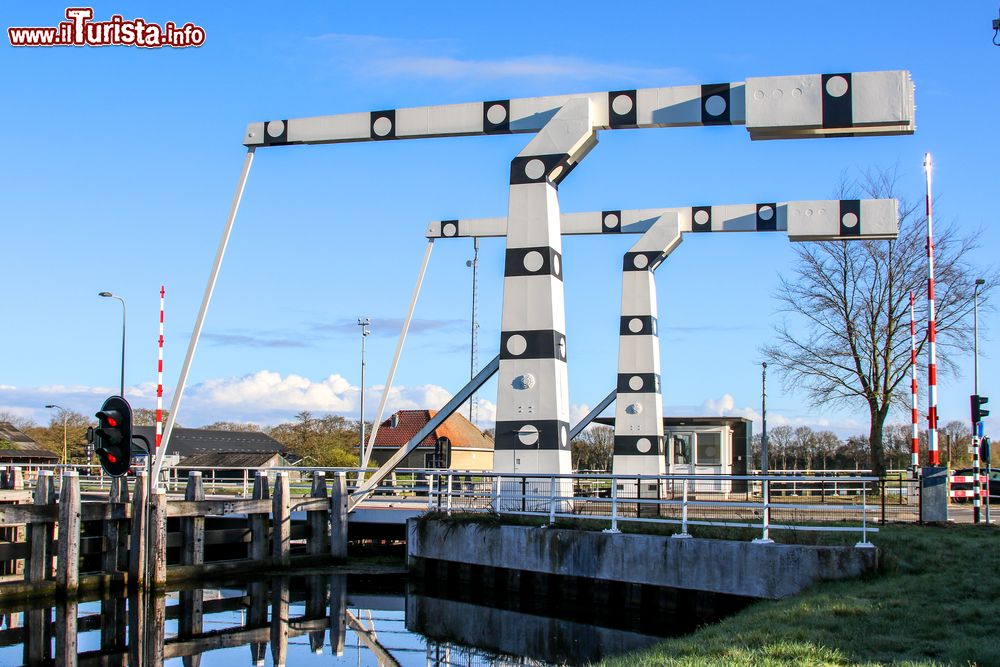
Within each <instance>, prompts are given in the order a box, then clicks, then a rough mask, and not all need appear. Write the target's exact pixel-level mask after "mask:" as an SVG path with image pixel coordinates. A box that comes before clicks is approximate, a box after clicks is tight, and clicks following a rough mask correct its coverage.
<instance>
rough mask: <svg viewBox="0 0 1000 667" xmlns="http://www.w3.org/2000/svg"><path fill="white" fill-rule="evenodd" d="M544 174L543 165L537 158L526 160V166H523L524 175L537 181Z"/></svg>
mask: <svg viewBox="0 0 1000 667" xmlns="http://www.w3.org/2000/svg"><path fill="white" fill-rule="evenodd" d="M544 173H545V163H544V162H542V161H541V160H539V159H538V158H535V159H534V160H528V164H526V165H524V175H525V176H527V177H528V178H530V179H531V180H533V181H537V180H538V179H539V178H541V177H542V175H543V174H544Z"/></svg>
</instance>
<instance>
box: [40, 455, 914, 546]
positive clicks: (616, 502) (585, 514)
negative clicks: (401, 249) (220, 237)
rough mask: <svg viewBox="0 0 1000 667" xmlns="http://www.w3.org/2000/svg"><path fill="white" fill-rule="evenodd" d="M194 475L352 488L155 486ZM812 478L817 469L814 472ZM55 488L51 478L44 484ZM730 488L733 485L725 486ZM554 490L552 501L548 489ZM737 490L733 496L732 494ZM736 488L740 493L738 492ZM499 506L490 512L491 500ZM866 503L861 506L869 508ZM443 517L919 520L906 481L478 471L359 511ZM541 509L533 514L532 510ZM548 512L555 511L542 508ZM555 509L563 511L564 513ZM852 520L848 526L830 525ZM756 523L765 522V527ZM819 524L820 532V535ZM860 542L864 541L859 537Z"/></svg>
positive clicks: (404, 477) (388, 496) (429, 474)
mask: <svg viewBox="0 0 1000 667" xmlns="http://www.w3.org/2000/svg"><path fill="white" fill-rule="evenodd" d="M23 468H24V470H23V471H22V475H23V477H24V480H25V482H26V486H30V480H31V478H32V477H33V475H32V474H31V470H34V471H35V473H36V474H37V471H38V470H39V469H46V468H49V469H55V470H59V471H65V470H67V469H72V470H75V471H77V472H78V474H79V479H80V488H81V491H83V492H84V493H86V492H88V491H102V492H103V491H104V490H106V489H110V484H111V478H110V477H107V476H104V475H102V474H101V473H100V468H99V467H98V466H58V465H57V466H31V467H30V470H29V467H27V466H25V467H23ZM192 472H200V473H201V477H202V480H203V485H204V489H205V493H206V495H211V496H231V497H236V498H248V497H250V496H251V494H252V492H253V481H254V478H255V476H256V474H257V473H258V472H263V473H266V474H267V475H268V476H269V477H271V478H272V479H273V477H274V476H276V475H277V474H278V473H284V474H285V476H286V477H285V480H286V484H287V485H288V488H289V494H290V495H291V496H292V497H296V496H305V495H308V494H309V493H310V490H311V488H312V480H313V477H314V473H319V472H322V473H324V474H325V475H327V476H328V477H329V476H331V475H332V474H335V473H345V474H346V475H345V476H346V479H347V492H348V494H350V493H352V492H354V491H355V490H356V489H357V487H358V480H359V477H360V476H361V474H362V473H370V472H371V469H367V470H363V469H360V468H319V467H310V468H299V467H294V466H286V467H275V468H268V469H266V470H260V471H258V470H257V469H249V468H240V467H216V468H206V467H189V466H174V467H171V468H165V469H164V472H163V474H162V478H161V485H162V486H163V487H164V488H165V490H166V491H167V493H168V494H171V495H173V494H182V493H183V492H184V489H185V487H186V485H187V481H188V478H189V475H190V473H192ZM817 472H818V471H817ZM54 477H55V479H56V480H59V479H60V478H61V475H55V476H54ZM734 482H739V484H734ZM552 485H555V488H556V492H555V494H554V495H553V494H551V493H550V489H549V486H552ZM737 488H739V489H741V490H734V489H737ZM744 489H745V490H744ZM498 497H500V498H502V499H503V500H502V502H500V504H499V505H498V504H497V502H498V501H497V498H498ZM869 501H871V504H869ZM390 505H391V509H418V510H421V509H445V510H463V511H465V510H468V511H494V512H500V513H525V514H538V515H541V514H544V515H549V514H552V516H553V517H563V516H567V517H568V516H573V517H577V518H596V519H607V520H608V521H609V522H611V523H613V524H614V525H613V526H612V528H614V529H617V523H618V522H620V521H637V520H641V521H661V522H664V523H675V524H679V525H681V526H682V532H685V533H686V532H687V531H686V526H687V525H707V526H723V527H724V526H730V527H740V528H760V529H761V532H762V535H763V534H764V533H766V532H768V531H769V530H771V529H774V530H787V529H795V530H828V529H829V530H847V531H849V530H858V529H859V526H860V529H861V530H862V531H863V532H865V533H867V532H871V531H872V529H871V528H870V527H869V526H870V524H873V523H883V524H884V523H886V522H887V520H907V521H917V520H919V488H918V485H917V483H916V481H915V480H908V479H904V478H903V477H902V476H896V477H895V478H882V479H880V478H878V477H874V476H871V475H865V474H859V473H858V471H854V470H849V471H836V472H834V471H825V473H823V474H809V475H801V474H795V475H793V474H788V473H785V472H780V473H776V474H769V475H760V474H754V475H700V474H699V475H695V474H689V475H663V476H641V475H640V476H635V475H629V476H615V475H610V474H602V473H584V474H572V475H553V476H548V475H538V474H531V473H525V474H497V473H493V472H484V471H463V470H427V469H400V470H397V471H396V472H395V473H393V474H392V475H391V476H389V477H387V478H386V479H385V480H384V481H383V483H382V484H380V485H379V486H378V488H377V489H376V491H375V493H374V494H373V495H372V497H370V498H368V499H367V500H366V501H365V503H364V504H363V505H361V507H370V508H376V509H377V508H385V509H390V507H389V506H390ZM539 507H542V508H543V509H539ZM553 509H555V510H556V511H555V513H554V514H553V513H552V510H553ZM564 510H565V511H564ZM844 521H848V522H853V523H854V524H858V525H856V526H854V527H845V526H842V525H839V523H840V522H844ZM765 524H768V525H767V526H765ZM824 526H825V527H824ZM863 541H864V536H863Z"/></svg>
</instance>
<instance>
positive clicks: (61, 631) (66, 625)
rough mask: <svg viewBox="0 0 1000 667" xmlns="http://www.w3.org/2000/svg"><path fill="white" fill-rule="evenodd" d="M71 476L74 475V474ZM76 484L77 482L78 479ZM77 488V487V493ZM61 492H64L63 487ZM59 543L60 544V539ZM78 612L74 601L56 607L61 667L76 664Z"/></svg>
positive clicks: (77, 606)
mask: <svg viewBox="0 0 1000 667" xmlns="http://www.w3.org/2000/svg"><path fill="white" fill-rule="evenodd" d="M69 474H71V473H68V472H65V473H63V484H65V483H66V475H69ZM72 474H73V475H76V473H75V472H73V473H72ZM77 482H79V477H78V478H77ZM79 488H80V487H79V485H78V486H77V491H79ZM63 490H64V491H65V486H64V487H63ZM77 535H79V531H77ZM59 543H60V544H62V538H61V537H60V538H59ZM78 611H79V605H78V604H77V603H76V601H75V600H67V601H66V602H64V603H62V604H60V605H57V606H56V664H57V665H60V666H61V667H75V665H76V664H77V655H78V651H77V634H76V617H77V613H78Z"/></svg>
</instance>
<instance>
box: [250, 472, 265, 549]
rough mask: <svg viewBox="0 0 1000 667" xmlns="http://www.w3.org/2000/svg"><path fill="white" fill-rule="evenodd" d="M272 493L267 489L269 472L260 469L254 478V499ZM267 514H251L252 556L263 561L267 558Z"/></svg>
mask: <svg viewBox="0 0 1000 667" xmlns="http://www.w3.org/2000/svg"><path fill="white" fill-rule="evenodd" d="M269 497H270V494H269V493H268V490H267V473H266V472H264V471H263V470H258V471H257V474H256V475H255V476H254V478H253V498H254V500H267V499H268V498H269ZM267 537H268V536H267V515H266V514H251V515H250V558H251V559H252V560H256V561H261V560H266V559H267V552H268V549H267V546H268V539H267Z"/></svg>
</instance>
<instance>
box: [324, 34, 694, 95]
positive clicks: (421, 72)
mask: <svg viewBox="0 0 1000 667" xmlns="http://www.w3.org/2000/svg"><path fill="white" fill-rule="evenodd" d="M314 41H315V42H317V43H321V44H323V45H324V46H325V47H326V48H328V49H330V50H332V51H334V52H335V54H336V59H335V63H336V65H337V66H339V67H341V68H343V69H346V70H349V71H356V72H364V75H365V77H369V78H370V77H381V78H387V79H408V80H412V79H414V78H421V79H439V80H449V81H483V80H497V79H519V80H526V79H534V80H547V81H552V80H556V81H589V80H599V79H605V80H607V79H610V80H617V81H622V82H659V83H660V85H663V82H669V81H675V80H680V79H690V78H692V77H691V76H690V75H689V74H688V73H687V72H686V71H685V70H683V69H681V68H677V67H659V68H656V67H637V66H631V65H625V64H620V63H605V62H598V61H594V60H589V59H586V58H578V57H573V56H564V55H551V54H529V55H514V56H507V57H501V58H494V59H483V58H469V57H463V56H461V55H460V54H458V53H456V52H457V51H458V50H459V48H458V47H459V44H458V43H457V42H454V41H446V40H428V39H398V38H391V37H383V36H380V35H350V34H343V33H330V34H326V35H320V36H318V37H315V38H314Z"/></svg>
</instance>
